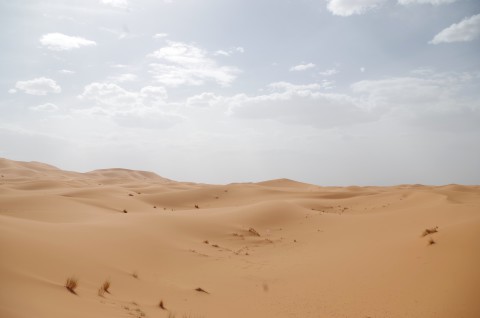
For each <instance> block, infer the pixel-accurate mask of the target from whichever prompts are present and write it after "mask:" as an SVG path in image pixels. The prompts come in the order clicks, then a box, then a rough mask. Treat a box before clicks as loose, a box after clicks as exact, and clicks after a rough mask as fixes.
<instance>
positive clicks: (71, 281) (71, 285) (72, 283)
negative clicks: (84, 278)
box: [65, 277, 78, 295]
mask: <svg viewBox="0 0 480 318" xmlns="http://www.w3.org/2000/svg"><path fill="white" fill-rule="evenodd" d="M77 286H78V279H76V278H75V277H69V278H67V281H66V282H65V288H66V289H68V291H69V292H71V293H72V294H75V295H76V294H77V293H76V292H75V288H77Z"/></svg>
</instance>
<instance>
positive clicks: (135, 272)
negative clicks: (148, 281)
mask: <svg viewBox="0 0 480 318" xmlns="http://www.w3.org/2000/svg"><path fill="white" fill-rule="evenodd" d="M132 276H133V277H134V278H136V279H138V272H137V271H134V272H133V273H132Z"/></svg>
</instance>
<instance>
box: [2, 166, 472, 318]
mask: <svg viewBox="0 0 480 318" xmlns="http://www.w3.org/2000/svg"><path fill="white" fill-rule="evenodd" d="M434 227H438V231H437V232H433V233H431V234H428V235H425V236H422V233H423V232H424V231H425V229H429V228H434ZM432 241H433V243H432ZM479 250H480V187H479V186H463V185H446V186H438V187H433V186H422V185H399V186H396V187H356V186H352V187H343V188H342V187H321V186H316V185H311V184H304V183H301V182H297V181H293V180H288V179H279V180H271V181H265V182H259V183H245V184H239V183H236V184H229V185H208V184H195V183H183V182H176V181H173V180H169V179H165V178H163V177H160V176H158V175H156V174H154V173H151V172H145V171H134V170H127V169H102V170H96V171H92V172H88V173H78V172H70V171H62V170H60V169H57V168H55V167H52V166H49V165H46V164H42V163H37V162H17V161H12V160H8V159H0V255H1V257H0V258H1V261H0V281H1V282H2V284H1V287H0V316H1V317H6V318H10V317H12V318H14V317H15V318H16V317H40V318H41V317H49V318H51V317H205V318H207V317H363V318H365V317H372V318H373V317H472V318H473V317H480V302H478V295H480V271H479V270H478V269H479V268H480V254H479V253H478V251H479ZM69 277H75V278H76V279H78V287H77V288H76V289H75V292H76V295H75V294H73V293H70V292H69V291H68V290H67V289H66V288H65V286H64V285H65V282H66V280H67V278H69ZM105 280H109V281H110V282H111V286H110V288H109V293H103V295H101V296H99V294H98V290H99V288H100V287H101V285H102V284H103V283H104V282H105ZM196 289H201V290H200V291H198V290H196ZM202 291H203V292H202ZM160 301H162V306H163V307H164V308H163V309H162V308H160V306H159V304H160Z"/></svg>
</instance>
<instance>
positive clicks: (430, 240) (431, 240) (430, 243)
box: [428, 238, 436, 245]
mask: <svg viewBox="0 0 480 318" xmlns="http://www.w3.org/2000/svg"><path fill="white" fill-rule="evenodd" d="M435 243H436V242H435V240H434V239H433V238H430V239H429V240H428V245H433V244H435Z"/></svg>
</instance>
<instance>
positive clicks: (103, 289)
mask: <svg viewBox="0 0 480 318" xmlns="http://www.w3.org/2000/svg"><path fill="white" fill-rule="evenodd" d="M109 288H110V281H109V280H108V279H107V280H105V281H104V282H103V284H102V286H100V288H99V289H98V296H100V297H103V295H104V294H105V293H109V294H110V291H109V290H108V289H109Z"/></svg>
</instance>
